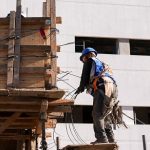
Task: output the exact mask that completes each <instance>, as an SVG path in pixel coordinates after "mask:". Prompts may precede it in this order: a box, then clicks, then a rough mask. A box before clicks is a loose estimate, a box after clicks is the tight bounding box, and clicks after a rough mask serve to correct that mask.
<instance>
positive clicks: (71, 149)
mask: <svg viewBox="0 0 150 150" xmlns="http://www.w3.org/2000/svg"><path fill="white" fill-rule="evenodd" d="M118 148H119V147H118V145H117V144H116V143H101V144H97V145H90V144H89V145H88V144H84V145H68V146H66V147H64V148H62V150H119V149H118Z"/></svg>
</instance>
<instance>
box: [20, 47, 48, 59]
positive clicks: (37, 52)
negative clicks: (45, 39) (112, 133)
mask: <svg viewBox="0 0 150 150" xmlns="http://www.w3.org/2000/svg"><path fill="white" fill-rule="evenodd" d="M49 50H50V46H46V45H38V46H36V45H35V46H32V45H26V46H25V45H22V46H21V56H26V57H27V56H38V57H39V56H42V57H43V56H45V57H46V56H47V51H49Z"/></svg>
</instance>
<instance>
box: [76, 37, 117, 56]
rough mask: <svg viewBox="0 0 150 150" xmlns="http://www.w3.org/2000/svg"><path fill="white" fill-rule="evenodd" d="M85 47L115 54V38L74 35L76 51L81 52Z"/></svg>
mask: <svg viewBox="0 0 150 150" xmlns="http://www.w3.org/2000/svg"><path fill="white" fill-rule="evenodd" d="M86 47H92V48H94V49H96V50H97V52H98V53H102V54H117V50H116V39H109V38H92V37H75V51H76V52H82V50H83V49H84V48H86Z"/></svg>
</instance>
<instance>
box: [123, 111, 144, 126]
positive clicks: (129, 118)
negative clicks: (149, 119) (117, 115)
mask: <svg viewBox="0 0 150 150" xmlns="http://www.w3.org/2000/svg"><path fill="white" fill-rule="evenodd" d="M122 114H123V115H124V116H126V117H128V118H129V119H131V120H134V118H132V117H130V116H128V115H127V114H125V113H123V112H122ZM136 121H138V122H139V123H141V124H145V123H144V122H142V121H141V120H140V119H138V118H136Z"/></svg>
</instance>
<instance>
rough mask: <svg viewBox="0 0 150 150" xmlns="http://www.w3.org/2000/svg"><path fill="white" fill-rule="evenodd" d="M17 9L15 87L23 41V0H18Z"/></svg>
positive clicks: (17, 82) (15, 85)
mask: <svg viewBox="0 0 150 150" xmlns="http://www.w3.org/2000/svg"><path fill="white" fill-rule="evenodd" d="M16 7H17V9H16V31H15V33H16V41H15V60H14V87H15V88H17V87H18V86H19V79H20V78H19V72H20V43H21V0H17V6H16Z"/></svg>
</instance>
